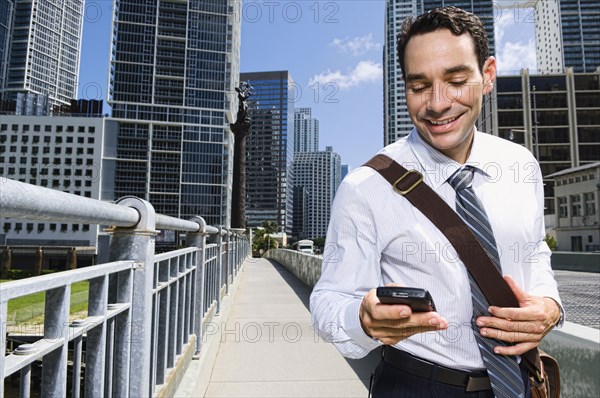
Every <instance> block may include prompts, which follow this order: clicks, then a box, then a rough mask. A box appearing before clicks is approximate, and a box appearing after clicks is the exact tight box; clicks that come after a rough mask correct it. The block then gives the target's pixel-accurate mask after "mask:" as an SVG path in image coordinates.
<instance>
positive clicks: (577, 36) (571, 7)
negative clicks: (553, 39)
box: [538, 0, 600, 72]
mask: <svg viewBox="0 0 600 398" xmlns="http://www.w3.org/2000/svg"><path fill="white" fill-rule="evenodd" d="M538 2H539V3H543V1H541V0H540V1H538ZM559 3H560V21H561V28H562V45H563V47H564V54H565V67H572V68H573V70H574V71H575V72H594V71H595V70H596V68H598V67H600V9H598V2H597V1H595V0H560V2H559Z"/></svg>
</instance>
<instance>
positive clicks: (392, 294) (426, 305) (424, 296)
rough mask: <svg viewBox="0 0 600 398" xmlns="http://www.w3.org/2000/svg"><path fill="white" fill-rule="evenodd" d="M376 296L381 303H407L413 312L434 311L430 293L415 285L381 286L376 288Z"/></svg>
mask: <svg viewBox="0 0 600 398" xmlns="http://www.w3.org/2000/svg"><path fill="white" fill-rule="evenodd" d="M377 297H378V298H379V301H381V303H382V304H404V305H408V306H409V307H410V308H411V309H412V310H413V311H414V312H429V311H435V304H434V303H433V298H432V297H431V294H429V292H428V291H427V290H425V289H420V288H416V287H398V286H381V287H378V288H377Z"/></svg>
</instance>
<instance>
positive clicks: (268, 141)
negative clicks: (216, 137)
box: [240, 71, 294, 234]
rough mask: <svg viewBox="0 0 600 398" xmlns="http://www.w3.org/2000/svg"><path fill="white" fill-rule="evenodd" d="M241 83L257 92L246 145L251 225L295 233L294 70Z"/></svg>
mask: <svg viewBox="0 0 600 398" xmlns="http://www.w3.org/2000/svg"><path fill="white" fill-rule="evenodd" d="M240 80H241V81H247V82H249V83H250V84H251V85H252V87H254V90H255V95H253V96H252V97H250V100H249V114H250V119H251V126H250V132H249V134H248V138H247V143H246V217H247V218H248V226H249V227H255V226H260V225H261V224H262V223H263V222H264V221H273V222H275V223H276V224H277V226H278V228H279V232H285V233H287V234H291V233H292V226H293V196H294V195H293V188H294V187H293V170H292V161H293V159H294V134H293V131H294V130H293V125H294V103H293V98H294V93H293V90H294V81H293V79H292V76H291V75H290V73H289V72H288V71H275V72H248V73H242V74H241V75H240Z"/></svg>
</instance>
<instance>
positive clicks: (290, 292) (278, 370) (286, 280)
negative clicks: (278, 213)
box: [205, 259, 378, 398]
mask: <svg viewBox="0 0 600 398" xmlns="http://www.w3.org/2000/svg"><path fill="white" fill-rule="evenodd" d="M253 260H254V261H252V260H251V261H248V262H246V263H245V265H244V267H245V269H244V275H243V276H242V278H241V280H240V282H239V286H238V291H237V293H236V297H235V300H234V302H233V303H232V304H231V305H232V307H231V311H230V313H229V317H228V319H227V320H223V323H225V322H226V323H225V324H223V323H221V324H220V325H214V326H215V328H214V329H213V330H211V331H210V332H211V333H213V332H214V333H219V334H220V335H221V342H220V347H219V351H218V355H217V359H216V362H215V364H214V368H213V370H212V375H211V377H210V383H209V385H208V388H207V390H206V394H205V397H211V398H212V397H367V394H368V392H367V389H368V384H369V377H370V373H371V370H372V369H374V367H375V365H376V363H377V361H378V358H377V356H378V355H377V352H373V353H371V355H370V356H369V357H367V358H365V359H363V360H359V361H356V360H347V359H345V358H343V357H342V356H341V355H340V354H339V353H338V352H337V350H336V349H335V347H334V346H333V345H331V344H330V343H326V342H324V341H322V340H321V339H320V338H319V337H318V336H317V335H316V333H315V332H314V330H313V328H312V326H311V320H310V313H309V309H308V299H309V295H310V288H309V287H308V286H306V285H305V284H303V283H302V282H300V281H299V280H298V279H296V278H295V277H294V276H293V275H292V274H291V273H290V272H288V271H287V270H286V269H284V268H283V267H282V266H280V265H279V264H277V263H275V262H271V261H269V260H265V259H253Z"/></svg>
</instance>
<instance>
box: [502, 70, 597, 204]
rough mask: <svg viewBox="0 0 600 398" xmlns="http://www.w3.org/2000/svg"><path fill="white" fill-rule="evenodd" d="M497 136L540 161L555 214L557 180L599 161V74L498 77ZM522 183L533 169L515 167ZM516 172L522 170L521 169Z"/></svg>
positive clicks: (522, 72) (547, 195)
mask: <svg viewBox="0 0 600 398" xmlns="http://www.w3.org/2000/svg"><path fill="white" fill-rule="evenodd" d="M496 91H497V101H498V102H497V108H498V133H499V136H500V137H502V138H505V139H508V140H511V141H513V142H516V143H519V144H521V145H524V146H525V147H527V148H528V149H529V150H531V152H532V153H533V154H534V155H535V157H536V158H537V159H538V160H539V162H540V167H541V171H542V175H543V176H544V189H545V194H544V196H545V198H546V201H545V207H546V212H547V213H548V214H552V213H554V210H555V209H554V198H553V197H554V194H553V188H554V180H552V179H551V178H547V176H549V175H551V174H556V173H557V172H560V171H562V170H564V169H568V168H572V167H579V166H583V165H586V164H589V163H593V162H597V161H600V127H599V121H600V103H598V98H600V71H599V70H597V71H596V72H594V73H574V72H573V70H572V69H571V68H567V70H566V72H565V73H557V74H536V75H530V74H529V71H528V70H527V69H523V70H522V71H521V74H520V75H512V76H498V77H497V79H496ZM515 167H516V169H515V173H520V174H519V175H521V176H523V177H524V178H525V177H526V176H527V175H528V173H531V172H532V169H531V167H532V165H516V166H515ZM517 169H518V170H517Z"/></svg>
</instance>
